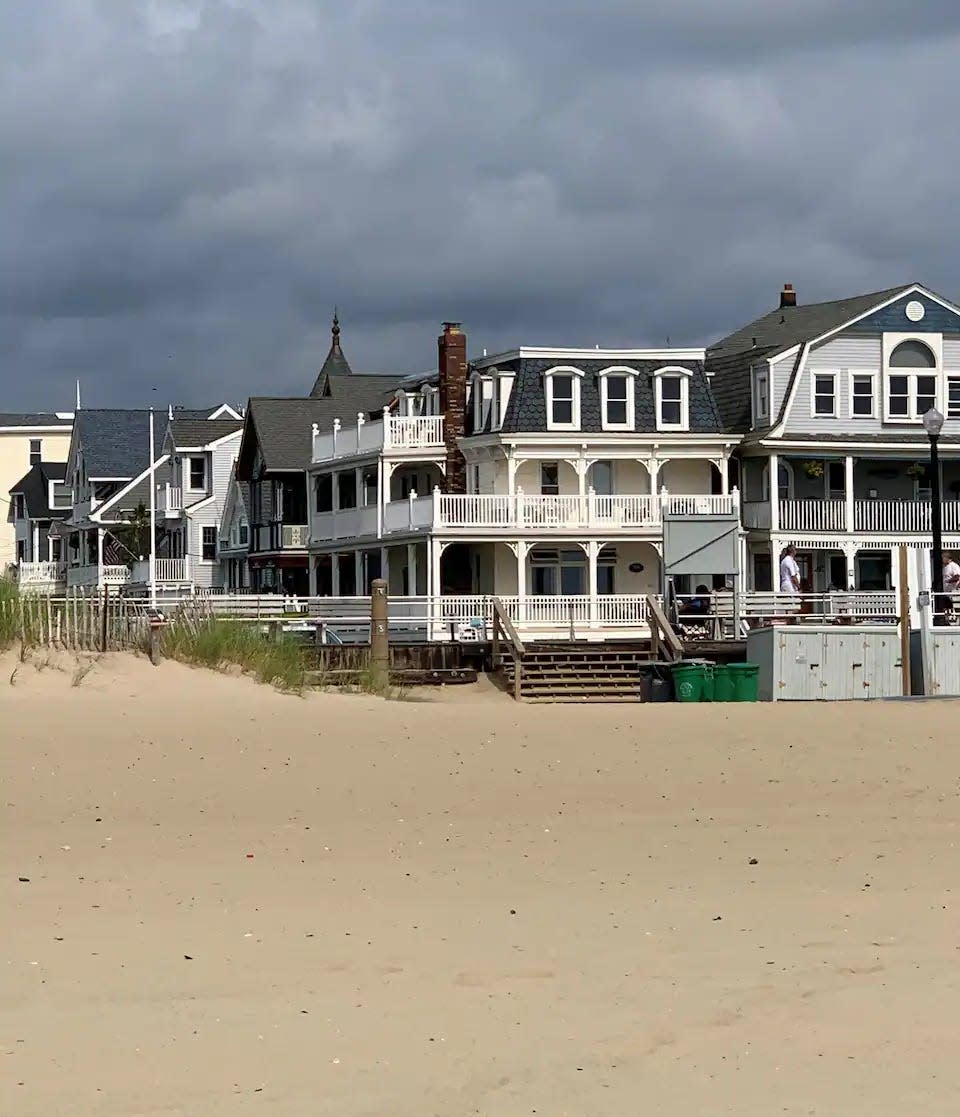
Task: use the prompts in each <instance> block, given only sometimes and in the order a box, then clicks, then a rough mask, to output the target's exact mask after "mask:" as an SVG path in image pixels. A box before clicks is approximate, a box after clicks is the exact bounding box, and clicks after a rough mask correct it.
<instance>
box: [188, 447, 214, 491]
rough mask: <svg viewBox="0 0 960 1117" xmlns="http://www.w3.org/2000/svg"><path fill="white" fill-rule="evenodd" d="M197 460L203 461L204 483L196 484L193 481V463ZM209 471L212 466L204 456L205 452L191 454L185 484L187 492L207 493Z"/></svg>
mask: <svg viewBox="0 0 960 1117" xmlns="http://www.w3.org/2000/svg"><path fill="white" fill-rule="evenodd" d="M195 461H200V462H203V484H202V485H194V483H193V463H194V462H195ZM209 471H210V466H209V464H208V462H207V459H206V458H205V457H204V456H203V454H190V455H189V457H188V458H187V483H186V485H185V486H184V488H186V490H187V492H191V493H205V492H206V491H207V480H208V477H207V475H208V473H209Z"/></svg>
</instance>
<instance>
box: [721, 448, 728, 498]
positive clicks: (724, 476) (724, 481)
mask: <svg viewBox="0 0 960 1117" xmlns="http://www.w3.org/2000/svg"><path fill="white" fill-rule="evenodd" d="M719 466H720V494H721V495H722V496H729V495H730V459H729V458H728V457H727V455H726V454H724V456H723V457H722V458H721V459H720V462H719Z"/></svg>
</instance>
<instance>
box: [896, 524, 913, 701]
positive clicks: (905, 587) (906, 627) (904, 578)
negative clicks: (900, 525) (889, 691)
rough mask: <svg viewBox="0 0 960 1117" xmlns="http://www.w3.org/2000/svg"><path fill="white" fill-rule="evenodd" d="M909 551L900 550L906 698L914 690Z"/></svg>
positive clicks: (901, 650) (901, 665) (901, 647)
mask: <svg viewBox="0 0 960 1117" xmlns="http://www.w3.org/2000/svg"><path fill="white" fill-rule="evenodd" d="M908 554H909V551H908V549H907V548H906V547H905V546H902V547H901V548H900V608H899V613H900V677H901V681H902V689H903V694H904V696H905V697H907V698H909V697H910V694H911V692H912V689H913V681H912V679H911V677H910V578H909V571H908V570H907V555H908Z"/></svg>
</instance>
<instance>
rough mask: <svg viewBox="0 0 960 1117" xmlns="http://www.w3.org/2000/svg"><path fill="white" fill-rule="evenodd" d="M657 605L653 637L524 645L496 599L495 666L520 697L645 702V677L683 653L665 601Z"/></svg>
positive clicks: (520, 699) (539, 642)
mask: <svg viewBox="0 0 960 1117" xmlns="http://www.w3.org/2000/svg"><path fill="white" fill-rule="evenodd" d="M651 605H652V606H653V607H654V611H653V612H652V613H651V614H650V626H651V636H650V638H649V639H641V640H610V641H607V642H603V643H599V642H589V641H583V640H581V641H575V640H571V641H564V642H559V641H558V642H546V641H543V642H541V641H538V642H536V643H527V644H524V643H523V641H521V639H520V637H519V636H518V634H517V632H516V629H515V628H514V626H513V625H512V624H511V622H510V620H509V618H508V617H507V616H506V613H505V612H504V611H503V609H502V608H501V606H500V603H499V601H498V600H497V599H494V603H493V606H494V610H493V667H494V670H495V671H497V672H498V673H499V675H500V677H501V679H502V680H503V682H504V683H505V685H506V687H507V688H508V689H510V690H511V691H512V693H513V696H514V698H516V699H517V701H524V702H642V701H643V700H644V698H643V685H642V682H641V680H642V679H643V676H644V675H645V674H651V673H652V672H653V669H654V668H655V667H656V666H658V665H659V666H661V667H662V666H663V663H664V660H666V661H668V662H669V661H672V660H675V659H677V658H679V656H680V655H681V654H682V646H681V645H680V642H679V640H678V639H677V637H676V635H675V634H674V632H673V630H672V629H671V628H670V625H669V622H668V621H667V619H666V617H665V616H664V615H663V612H662V610H661V609H660V607H659V605H657V604H656V602H653V601H648V609H649V608H650V606H651Z"/></svg>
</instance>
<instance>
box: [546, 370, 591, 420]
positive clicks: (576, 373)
mask: <svg viewBox="0 0 960 1117" xmlns="http://www.w3.org/2000/svg"><path fill="white" fill-rule="evenodd" d="M554 376H571V377H572V378H573V407H572V408H571V411H572V414H573V421H572V422H570V423H555V422H554V421H553V378H554ZM582 380H583V370H582V369H579V368H574V367H573V366H572V365H555V366H554V367H553V368H549V369H547V371H546V372H545V373H544V374H543V383H544V395H545V397H546V404H547V430H548V431H578V430H579V429H580V394H581V393H580V384H581V381H582Z"/></svg>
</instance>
